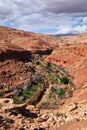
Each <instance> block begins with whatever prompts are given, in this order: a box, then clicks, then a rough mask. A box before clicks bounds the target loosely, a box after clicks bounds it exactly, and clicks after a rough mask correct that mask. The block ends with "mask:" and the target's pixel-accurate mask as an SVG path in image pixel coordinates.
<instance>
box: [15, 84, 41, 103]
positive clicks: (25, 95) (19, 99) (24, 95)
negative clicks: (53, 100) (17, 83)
mask: <svg viewBox="0 0 87 130" xmlns="http://www.w3.org/2000/svg"><path fill="white" fill-rule="evenodd" d="M41 87H42V83H38V82H37V83H36V82H35V83H34V82H33V84H32V85H31V86H28V88H27V90H23V88H18V90H17V91H18V92H17V95H15V96H13V101H14V103H15V104H20V103H23V102H25V100H26V99H29V98H31V97H33V96H34V94H35V93H36V92H37V91H38V89H39V88H41ZM18 93H19V95H18Z"/></svg>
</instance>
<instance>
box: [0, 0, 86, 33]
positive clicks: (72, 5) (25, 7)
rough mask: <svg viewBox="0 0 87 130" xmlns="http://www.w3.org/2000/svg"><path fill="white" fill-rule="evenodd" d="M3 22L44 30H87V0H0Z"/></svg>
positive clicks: (67, 31) (43, 31) (0, 19)
mask: <svg viewBox="0 0 87 130" xmlns="http://www.w3.org/2000/svg"><path fill="white" fill-rule="evenodd" d="M0 24H1V25H6V26H8V25H9V26H11V27H15V28H18V29H24V30H27V31H34V32H42V33H82V32H86V31H87V0H75V1H74V0H73V1H72V0H50V1H49V0H44V1H42V0H0Z"/></svg>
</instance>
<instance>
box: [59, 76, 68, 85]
mask: <svg viewBox="0 0 87 130" xmlns="http://www.w3.org/2000/svg"><path fill="white" fill-rule="evenodd" d="M60 81H61V83H63V84H68V83H69V79H68V78H67V77H66V76H63V77H62V78H60Z"/></svg>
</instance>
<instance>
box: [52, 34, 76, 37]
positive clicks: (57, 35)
mask: <svg viewBox="0 0 87 130" xmlns="http://www.w3.org/2000/svg"><path fill="white" fill-rule="evenodd" d="M76 35H77V34H55V35H54V36H56V37H61V36H76Z"/></svg>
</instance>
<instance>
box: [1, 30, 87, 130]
mask: <svg viewBox="0 0 87 130" xmlns="http://www.w3.org/2000/svg"><path fill="white" fill-rule="evenodd" d="M86 124H87V34H82V35H77V36H66V37H64V36H63V37H58V38H57V37H53V36H48V35H41V34H34V33H32V32H25V31H21V30H16V29H11V28H5V27H0V129H1V130H12V129H14V130H22V129H23V130H70V129H72V130H80V129H81V130H86V129H87V125H86Z"/></svg>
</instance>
